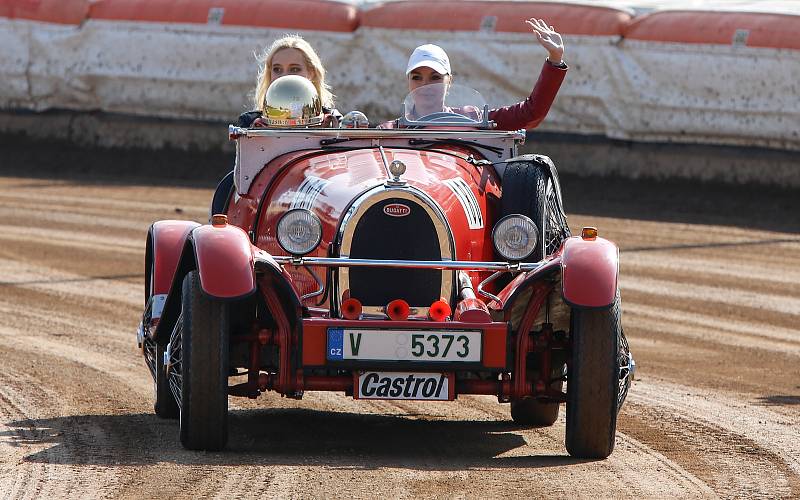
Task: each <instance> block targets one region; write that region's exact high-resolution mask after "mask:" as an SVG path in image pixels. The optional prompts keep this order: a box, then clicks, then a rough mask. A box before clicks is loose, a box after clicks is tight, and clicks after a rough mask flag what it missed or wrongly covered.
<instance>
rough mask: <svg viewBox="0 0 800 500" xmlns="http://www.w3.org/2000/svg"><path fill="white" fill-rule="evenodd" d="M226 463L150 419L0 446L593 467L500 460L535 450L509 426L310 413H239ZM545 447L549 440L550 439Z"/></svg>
mask: <svg viewBox="0 0 800 500" xmlns="http://www.w3.org/2000/svg"><path fill="white" fill-rule="evenodd" d="M229 423H230V432H229V441H228V447H227V449H226V451H224V452H221V453H208V452H192V451H187V450H184V449H183V448H182V447H181V445H180V443H179V441H178V425H177V421H175V420H162V419H159V418H157V417H155V416H154V415H152V414H129V415H78V416H70V417H60V418H50V419H41V420H20V421H16V422H11V423H9V424H7V425H8V427H10V428H11V430H9V431H7V432H4V433H0V439H2V440H4V441H9V442H10V443H11V444H12V445H15V446H23V445H24V446H35V445H42V444H44V445H51V446H49V447H48V448H47V449H45V450H43V451H40V452H37V453H34V454H31V455H28V456H26V457H25V461H27V462H38V463H51V464H52V463H56V464H85V465H88V464H92V465H149V464H152V463H155V462H171V463H178V464H214V465H267V464H269V465H305V466H313V465H325V466H327V467H334V468H336V467H340V468H348V469H354V468H355V469H377V468H382V467H400V468H413V469H424V470H463V469H465V468H480V469H487V468H488V469H492V468H506V467H533V468H537V467H561V466H564V465H571V464H579V463H585V462H588V460H579V459H574V458H572V457H570V456H568V455H566V451H565V452H564V455H533V456H530V455H526V456H510V457H498V455H501V454H503V453H506V452H508V451H510V450H515V449H517V448H519V447H523V446H527V444H526V442H525V439H524V438H523V437H522V436H521V435H519V434H517V433H515V431H519V430H521V428H520V427H519V426H517V425H515V424H513V423H511V422H491V421H430V420H428V421H426V420H413V419H408V418H404V417H403V416H398V415H363V414H356V413H339V412H329V411H313V410H306V409H268V410H237V411H231V413H230V418H229ZM542 438H543V439H549V438H547V437H545V436H542Z"/></svg>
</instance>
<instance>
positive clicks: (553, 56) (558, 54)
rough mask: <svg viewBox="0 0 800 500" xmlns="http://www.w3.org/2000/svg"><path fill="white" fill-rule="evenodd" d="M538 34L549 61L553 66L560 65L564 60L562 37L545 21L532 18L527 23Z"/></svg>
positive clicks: (537, 37)
mask: <svg viewBox="0 0 800 500" xmlns="http://www.w3.org/2000/svg"><path fill="white" fill-rule="evenodd" d="M525 22H526V23H528V24H529V25H530V27H531V30H533V32H534V33H536V39H537V40H538V41H539V44H540V45H541V46H542V47H544V48H545V49H546V50H547V53H548V54H549V55H548V56H547V59H549V60H550V62H552V63H553V64H559V63H561V62H562V61H563V60H564V41H563V40H562V39H561V35H560V34H559V33H558V32H557V31H556V30H555V29H554V28H553V27H552V26H548V25H547V23H546V22H544V20H543V19H536V18H535V17H532V18H530V19H528V20H526V21H525Z"/></svg>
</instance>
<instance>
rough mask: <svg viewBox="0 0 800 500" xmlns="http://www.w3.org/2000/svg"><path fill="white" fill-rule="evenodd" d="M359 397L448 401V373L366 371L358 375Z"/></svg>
mask: <svg viewBox="0 0 800 500" xmlns="http://www.w3.org/2000/svg"><path fill="white" fill-rule="evenodd" d="M358 399H426V400H432V401H447V400H449V399H451V398H450V380H449V378H448V376H447V374H446V373H398V372H366V373H362V374H361V375H359V377H358Z"/></svg>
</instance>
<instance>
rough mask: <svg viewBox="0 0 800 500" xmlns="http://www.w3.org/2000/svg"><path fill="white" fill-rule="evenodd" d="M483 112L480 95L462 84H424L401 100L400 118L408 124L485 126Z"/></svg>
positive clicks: (482, 100)
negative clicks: (401, 116)
mask: <svg viewBox="0 0 800 500" xmlns="http://www.w3.org/2000/svg"><path fill="white" fill-rule="evenodd" d="M485 113H486V101H485V100H484V99H483V96H481V94H480V93H478V91H476V90H475V89H471V88H469V87H465V86H463V85H453V84H450V85H448V84H446V83H433V84H430V85H425V86H423V87H419V88H416V89H414V90H413V91H412V92H411V93H410V94H408V95H407V96H406V98H405V100H404V101H403V118H404V121H405V122H406V124H408V125H436V126H442V125H447V126H451V125H452V126H467V127H480V126H488V123H487V122H486V120H485V119H486V117H485V116H484V114H485Z"/></svg>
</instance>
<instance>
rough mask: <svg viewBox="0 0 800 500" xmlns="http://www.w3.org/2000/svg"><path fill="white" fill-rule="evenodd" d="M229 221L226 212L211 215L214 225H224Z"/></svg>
mask: <svg viewBox="0 0 800 500" xmlns="http://www.w3.org/2000/svg"><path fill="white" fill-rule="evenodd" d="M227 223H228V216H227V215H225V214H214V215H212V216H211V225H212V226H224V225H226V224H227Z"/></svg>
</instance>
